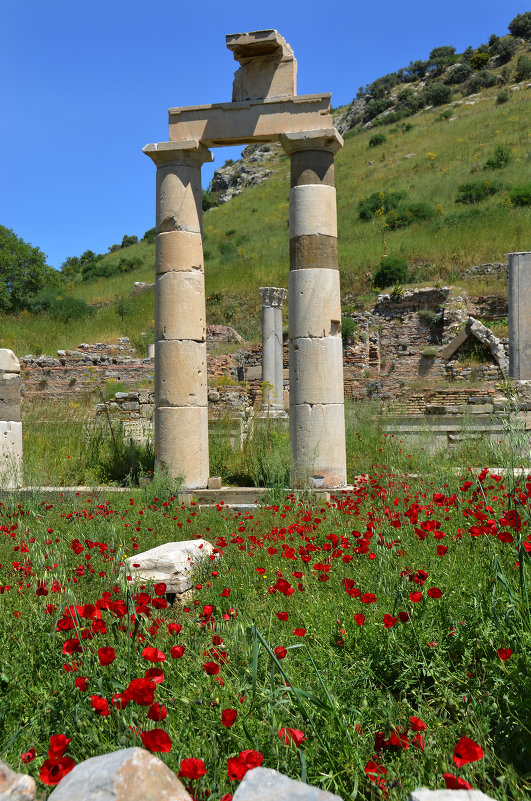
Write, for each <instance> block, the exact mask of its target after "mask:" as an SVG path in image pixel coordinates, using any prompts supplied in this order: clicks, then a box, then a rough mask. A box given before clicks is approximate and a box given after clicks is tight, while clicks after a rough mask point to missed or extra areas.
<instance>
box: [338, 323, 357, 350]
mask: <svg viewBox="0 0 531 801" xmlns="http://www.w3.org/2000/svg"><path fill="white" fill-rule="evenodd" d="M357 328H358V324H357V322H356V321H355V320H353V319H352V317H342V318H341V337H342V339H343V345H345V344H346V342H347V340H348V339H349V338H350V337H351V336H352V335H353V334H354V333H355V331H356V330H357Z"/></svg>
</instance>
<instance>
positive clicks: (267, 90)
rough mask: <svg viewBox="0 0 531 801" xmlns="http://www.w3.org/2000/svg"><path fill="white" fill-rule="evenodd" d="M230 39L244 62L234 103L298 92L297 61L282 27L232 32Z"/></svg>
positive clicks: (236, 81)
mask: <svg viewBox="0 0 531 801" xmlns="http://www.w3.org/2000/svg"><path fill="white" fill-rule="evenodd" d="M226 42H227V47H228V49H229V50H231V51H232V52H233V54H234V58H235V60H236V61H238V62H239V63H240V64H241V67H240V69H239V70H237V71H236V72H235V74H234V83H233V88H232V101H233V103H235V102H238V101H241V100H263V99H265V98H266V97H267V98H269V97H293V96H294V95H296V94H297V61H296V59H295V57H294V55H293V50H292V49H291V47H290V45H289V44H288V43H287V42H286V40H285V39H284V37H283V36H281V35H280V34H279V32H278V31H275V30H266V31H252V32H250V33H232V34H229V35H228V36H227V37H226Z"/></svg>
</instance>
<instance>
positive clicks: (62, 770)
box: [39, 756, 76, 785]
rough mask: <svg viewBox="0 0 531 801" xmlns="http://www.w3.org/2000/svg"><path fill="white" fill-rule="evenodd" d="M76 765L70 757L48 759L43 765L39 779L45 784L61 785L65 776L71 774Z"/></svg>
mask: <svg viewBox="0 0 531 801" xmlns="http://www.w3.org/2000/svg"><path fill="white" fill-rule="evenodd" d="M75 765H76V763H75V762H74V760H73V759H72V758H71V757H68V756H63V757H58V758H57V759H47V760H46V761H45V762H43V763H42V767H41V772H40V774H39V779H40V780H41V782H42V783H43V784H54V785H55V784H59V782H60V781H61V779H62V778H63V776H66V774H67V773H70V771H71V770H72V769H73V768H75Z"/></svg>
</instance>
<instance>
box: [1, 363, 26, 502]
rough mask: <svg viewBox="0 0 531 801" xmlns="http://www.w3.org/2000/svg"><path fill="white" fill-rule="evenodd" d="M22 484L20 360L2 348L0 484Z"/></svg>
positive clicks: (5, 487)
mask: <svg viewBox="0 0 531 801" xmlns="http://www.w3.org/2000/svg"><path fill="white" fill-rule="evenodd" d="M21 484H22V422H21V408H20V363H19V360H18V359H17V357H16V356H15V354H14V353H13V351H11V350H7V348H3V349H0V488H3V489H12V488H15V487H20V486H21Z"/></svg>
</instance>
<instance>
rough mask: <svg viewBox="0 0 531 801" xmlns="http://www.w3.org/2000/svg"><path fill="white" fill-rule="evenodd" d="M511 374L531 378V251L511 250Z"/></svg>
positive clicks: (529, 379)
mask: <svg viewBox="0 0 531 801" xmlns="http://www.w3.org/2000/svg"><path fill="white" fill-rule="evenodd" d="M509 376H510V377H511V378H514V379H516V380H517V381H531V253H530V252H524V253H509Z"/></svg>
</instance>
